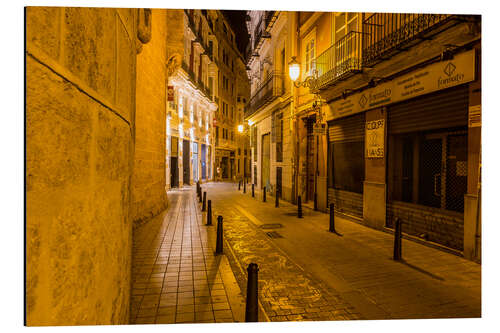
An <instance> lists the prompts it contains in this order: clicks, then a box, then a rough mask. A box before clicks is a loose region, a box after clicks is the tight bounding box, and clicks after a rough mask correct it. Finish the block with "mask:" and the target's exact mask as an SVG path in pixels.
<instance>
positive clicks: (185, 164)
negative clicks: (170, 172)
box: [182, 140, 191, 185]
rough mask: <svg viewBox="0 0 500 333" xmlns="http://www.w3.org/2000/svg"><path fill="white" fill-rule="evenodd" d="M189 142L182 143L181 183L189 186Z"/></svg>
mask: <svg viewBox="0 0 500 333" xmlns="http://www.w3.org/2000/svg"><path fill="white" fill-rule="evenodd" d="M189 153H190V151H189V141H188V140H184V141H182V181H183V182H184V185H189V184H191V182H190V179H189V178H190V177H189V171H190V170H189V164H190V163H189Z"/></svg>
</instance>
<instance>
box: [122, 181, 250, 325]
mask: <svg viewBox="0 0 500 333" xmlns="http://www.w3.org/2000/svg"><path fill="white" fill-rule="evenodd" d="M194 193H195V192H194V191H193V190H192V189H191V188H189V187H188V188H186V189H182V190H178V191H171V192H169V198H170V204H169V208H168V210H167V211H166V212H164V213H163V214H160V215H159V216H157V217H156V218H154V219H153V220H151V221H149V222H147V223H146V224H143V225H141V226H140V227H138V228H137V230H135V233H134V237H135V239H134V250H133V285H132V300H131V316H130V323H132V324H154V323H157V324H172V323H215V322H217V323H219V322H239V321H244V311H245V308H244V298H243V297H242V296H241V294H240V290H239V287H238V285H237V283H236V281H235V279H234V276H233V274H232V272H231V269H230V267H229V264H228V263H227V259H226V258H225V257H224V256H217V257H216V256H214V249H215V239H214V237H215V233H214V232H212V230H211V229H212V228H213V227H212V228H207V227H205V226H202V221H201V215H200V210H199V208H197V207H196V205H197V203H196V202H195V201H194V199H195V194H194Z"/></svg>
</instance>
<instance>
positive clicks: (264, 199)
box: [262, 186, 266, 202]
mask: <svg viewBox="0 0 500 333" xmlns="http://www.w3.org/2000/svg"><path fill="white" fill-rule="evenodd" d="M263 191H264V192H263V193H262V195H263V196H262V202H266V187H265V186H264V189H263Z"/></svg>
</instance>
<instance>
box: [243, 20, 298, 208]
mask: <svg viewBox="0 0 500 333" xmlns="http://www.w3.org/2000/svg"><path fill="white" fill-rule="evenodd" d="M247 13H248V14H247V28H248V31H249V32H250V44H249V47H248V51H247V57H248V62H247V67H248V68H247V71H248V77H249V79H250V90H251V96H250V100H249V102H248V104H247V110H246V113H245V119H246V121H247V122H248V124H249V126H250V130H249V131H250V141H251V150H252V159H251V161H252V162H251V177H252V183H253V184H255V186H256V187H257V189H260V190H263V189H264V187H265V189H266V191H267V192H269V193H271V194H272V195H276V193H278V195H279V196H280V197H281V198H282V199H285V200H288V201H293V200H295V197H296V195H295V191H296V187H295V183H296V181H295V177H294V175H295V170H294V165H295V163H294V160H295V156H296V154H295V149H296V145H295V142H296V140H295V139H294V133H295V131H294V127H295V120H294V115H293V112H294V108H293V100H292V95H291V94H292V84H291V80H290V79H289V78H288V75H287V74H286V73H287V70H288V66H287V64H288V60H287V59H289V58H290V56H291V54H292V53H291V48H292V44H291V43H292V41H293V40H292V38H291V34H290V32H291V31H293V30H291V25H292V24H293V22H294V21H293V20H294V13H293V12H283V11H248V12H247Z"/></svg>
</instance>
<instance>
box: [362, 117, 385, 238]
mask: <svg viewBox="0 0 500 333" xmlns="http://www.w3.org/2000/svg"><path fill="white" fill-rule="evenodd" d="M379 119H382V120H384V125H385V126H384V128H385V129H384V156H383V157H381V158H368V157H367V154H366V152H365V181H364V182H363V220H364V222H365V223H366V224H367V225H369V226H371V227H373V228H375V229H382V228H383V227H384V226H385V219H386V193H387V182H386V176H385V175H386V159H387V112H386V111H385V108H379V109H374V110H370V111H367V112H366V114H365V121H366V122H368V121H373V120H379ZM365 151H366V143H365Z"/></svg>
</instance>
